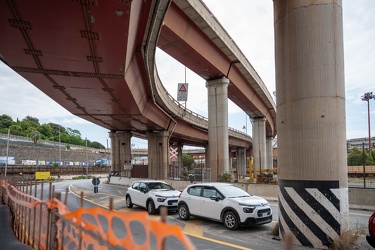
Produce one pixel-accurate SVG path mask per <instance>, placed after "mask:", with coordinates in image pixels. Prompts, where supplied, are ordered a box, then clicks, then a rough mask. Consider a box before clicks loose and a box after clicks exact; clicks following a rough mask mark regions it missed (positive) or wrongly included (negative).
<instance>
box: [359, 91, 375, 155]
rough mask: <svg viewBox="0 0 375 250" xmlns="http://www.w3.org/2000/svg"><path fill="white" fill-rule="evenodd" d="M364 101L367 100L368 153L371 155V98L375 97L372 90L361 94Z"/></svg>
mask: <svg viewBox="0 0 375 250" xmlns="http://www.w3.org/2000/svg"><path fill="white" fill-rule="evenodd" d="M361 99H362V101H366V102H367V120H368V153H369V156H370V157H371V127H370V100H371V99H375V95H373V94H372V92H367V93H365V94H364V95H363V96H361Z"/></svg>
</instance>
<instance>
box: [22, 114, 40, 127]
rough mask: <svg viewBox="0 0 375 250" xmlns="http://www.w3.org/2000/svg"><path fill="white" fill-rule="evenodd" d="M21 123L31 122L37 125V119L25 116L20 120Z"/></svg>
mask: <svg viewBox="0 0 375 250" xmlns="http://www.w3.org/2000/svg"><path fill="white" fill-rule="evenodd" d="M22 121H29V122H32V123H36V124H38V125H39V119H38V118H35V117H32V116H29V115H28V116H26V117H25V118H23V119H22Z"/></svg>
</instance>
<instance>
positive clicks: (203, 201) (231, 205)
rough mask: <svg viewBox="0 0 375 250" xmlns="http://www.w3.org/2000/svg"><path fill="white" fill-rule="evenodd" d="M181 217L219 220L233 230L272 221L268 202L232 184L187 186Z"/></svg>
mask: <svg viewBox="0 0 375 250" xmlns="http://www.w3.org/2000/svg"><path fill="white" fill-rule="evenodd" d="M178 215H179V216H180V218H181V219H182V220H188V219H189V217H190V215H195V216H199V217H204V218H208V219H211V220H215V221H220V222H223V223H224V225H225V226H226V227H227V228H228V229H231V230H235V229H237V228H238V227H239V226H250V225H260V224H266V223H270V222H271V221H272V210H271V207H270V205H269V203H268V202H267V201H266V200H265V199H263V198H261V197H258V196H254V195H251V194H249V193H247V192H245V191H244V190H242V189H241V188H238V187H236V186H234V185H232V184H229V183H205V184H203V183H202V184H193V185H189V186H187V187H186V188H185V190H184V191H183V192H182V193H181V195H180V200H179V202H178Z"/></svg>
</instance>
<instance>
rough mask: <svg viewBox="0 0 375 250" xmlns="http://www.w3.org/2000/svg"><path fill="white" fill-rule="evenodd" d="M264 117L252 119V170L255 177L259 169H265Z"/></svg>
mask: <svg viewBox="0 0 375 250" xmlns="http://www.w3.org/2000/svg"><path fill="white" fill-rule="evenodd" d="M266 150H267V147H266V118H264V117H261V118H254V119H253V158H254V163H253V170H254V171H258V172H255V176H254V177H255V178H257V177H258V174H259V170H264V169H267V156H266Z"/></svg>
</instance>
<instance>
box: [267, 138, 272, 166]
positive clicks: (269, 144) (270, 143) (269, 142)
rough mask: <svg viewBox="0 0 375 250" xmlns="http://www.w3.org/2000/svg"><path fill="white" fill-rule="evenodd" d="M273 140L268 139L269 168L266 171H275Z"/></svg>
mask: <svg viewBox="0 0 375 250" xmlns="http://www.w3.org/2000/svg"><path fill="white" fill-rule="evenodd" d="M272 140H273V138H272V137H267V139H266V148H267V152H266V155H267V166H266V169H273V147H272V146H273V145H272V143H273V141H272Z"/></svg>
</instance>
